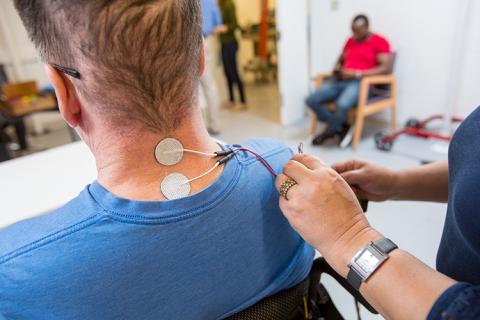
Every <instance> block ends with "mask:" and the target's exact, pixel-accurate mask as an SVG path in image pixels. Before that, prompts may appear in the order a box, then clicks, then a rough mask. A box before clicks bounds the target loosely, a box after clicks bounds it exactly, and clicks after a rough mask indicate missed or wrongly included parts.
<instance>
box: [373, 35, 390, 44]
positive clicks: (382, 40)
mask: <svg viewBox="0 0 480 320" xmlns="http://www.w3.org/2000/svg"><path fill="white" fill-rule="evenodd" d="M372 41H373V42H375V43H380V44H388V45H389V44H390V43H389V42H388V40H387V38H385V37H384V36H382V35H380V34H378V33H374V34H373V35H372Z"/></svg>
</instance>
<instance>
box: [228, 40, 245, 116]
mask: <svg viewBox="0 0 480 320" xmlns="http://www.w3.org/2000/svg"><path fill="white" fill-rule="evenodd" d="M237 52H238V42H237V41H236V40H235V41H234V42H233V43H232V48H231V49H230V51H229V60H230V61H231V62H230V63H231V64H232V66H231V68H232V71H233V74H232V75H233V80H234V81H233V83H235V84H237V87H238V93H239V94H240V103H241V104H242V105H243V106H244V107H246V106H245V103H246V102H247V101H246V99H245V91H244V87H243V80H242V78H241V77H240V74H239V72H238V64H237Z"/></svg>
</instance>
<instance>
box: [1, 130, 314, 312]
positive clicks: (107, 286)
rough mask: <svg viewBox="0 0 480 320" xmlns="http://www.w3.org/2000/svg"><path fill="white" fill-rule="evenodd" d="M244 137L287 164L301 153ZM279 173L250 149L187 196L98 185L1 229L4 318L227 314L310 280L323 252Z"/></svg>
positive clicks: (274, 161) (250, 145) (279, 164)
mask: <svg viewBox="0 0 480 320" xmlns="http://www.w3.org/2000/svg"><path fill="white" fill-rule="evenodd" d="M243 146H245V147H247V148H250V149H253V150H256V151H257V152H259V153H261V154H262V155H263V156H264V157H265V158H266V159H267V161H268V162H269V163H270V164H271V166H272V167H273V168H274V169H275V170H276V171H277V172H280V171H281V168H282V166H283V165H284V164H285V163H286V162H287V161H288V160H289V159H290V157H291V156H292V152H291V151H290V150H289V149H288V148H287V147H285V146H284V145H282V144H280V143H278V142H274V141H272V140H260V139H257V140H250V141H248V142H246V143H245V144H243ZM278 197H279V195H278V192H277V191H276V190H275V188H274V178H273V177H272V176H271V175H270V173H269V172H268V171H267V170H266V169H265V168H264V167H263V166H262V165H261V164H260V163H259V162H258V161H256V160H255V158H254V157H252V156H250V155H249V154H247V153H244V152H241V153H238V154H237V155H236V157H234V158H233V159H232V160H230V162H228V163H227V164H226V166H225V168H224V170H223V173H222V174H221V176H220V177H219V178H218V180H217V181H216V182H214V183H213V184H212V185H210V186H209V187H208V188H207V189H205V190H203V191H201V192H200V193H198V194H195V195H192V196H190V197H187V198H183V199H179V200H174V201H162V202H141V201H130V200H125V199H121V198H118V197H116V196H115V195H113V194H111V193H110V192H108V191H107V190H106V189H104V188H103V187H102V186H101V185H100V184H98V183H97V182H94V183H93V184H92V185H90V186H88V187H87V188H86V189H85V190H84V191H83V192H82V193H81V194H80V195H79V196H78V197H77V198H75V199H74V200H72V201H71V202H70V203H68V204H67V205H66V206H64V207H63V208H61V209H59V210H56V211H54V212H52V213H50V214H47V215H44V216H41V217H38V218H34V219H31V220H27V221H23V222H20V223H17V224H15V225H13V226H11V227H9V228H6V229H4V230H2V231H1V232H0V314H3V316H4V317H6V318H7V319H10V318H13V319H62V320H66V319H79V320H80V319H81V320H85V319H135V320H137V319H155V320H157V319H169V320H170V319H182V320H185V319H219V318H223V317H225V316H229V315H231V314H234V313H237V312H238V311H241V310H243V309H245V308H247V307H249V306H251V305H253V304H255V303H256V302H258V301H259V300H261V299H263V298H265V297H267V296H269V295H272V294H274V293H276V292H278V291H281V290H283V289H286V288H289V287H292V286H294V285H296V284H297V283H299V282H301V281H302V280H303V279H304V278H306V276H307V275H308V273H309V271H310V268H311V264H312V260H313V256H314V251H313V249H312V248H311V247H310V246H309V245H307V244H306V243H305V242H304V241H303V240H302V239H301V238H300V236H299V235H298V234H297V233H296V232H294V230H293V229H292V228H291V227H290V225H289V224H288V221H287V220H286V219H285V218H284V217H283V215H282V213H281V212H280V210H279V207H278Z"/></svg>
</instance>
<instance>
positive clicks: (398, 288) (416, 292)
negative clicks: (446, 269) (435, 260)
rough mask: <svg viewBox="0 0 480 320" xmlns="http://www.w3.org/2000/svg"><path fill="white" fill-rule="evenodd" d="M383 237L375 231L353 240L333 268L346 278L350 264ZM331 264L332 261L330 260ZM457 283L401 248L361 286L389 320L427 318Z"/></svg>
mask: <svg viewBox="0 0 480 320" xmlns="http://www.w3.org/2000/svg"><path fill="white" fill-rule="evenodd" d="M380 238H382V235H381V234H380V233H378V232H376V231H375V230H372V229H370V230H369V231H368V232H362V233H361V234H360V235H358V236H356V237H353V238H352V240H351V241H350V242H349V243H348V244H346V245H345V247H344V248H343V250H342V252H344V254H342V255H341V256H342V257H341V258H339V257H338V256H339V255H336V256H335V255H332V257H333V261H329V263H331V265H332V266H333V267H334V268H335V269H336V271H337V272H339V273H340V274H341V275H342V276H343V277H346V275H347V273H348V267H347V265H348V262H349V261H350V259H351V258H352V257H353V256H354V255H355V253H356V252H358V251H359V250H360V249H362V248H363V247H364V246H365V245H366V244H367V243H369V242H370V241H376V240H378V239H380ZM327 261H328V259H327ZM454 284H455V281H453V280H452V279H450V278H448V277H446V276H444V275H442V274H440V273H438V272H436V271H434V270H433V269H431V268H429V267H428V266H426V265H425V264H423V263H422V262H421V261H419V260H418V259H416V258H415V257H413V256H412V255H410V254H409V253H407V252H405V251H402V250H400V249H397V250H394V251H392V252H391V253H390V257H389V259H388V260H387V261H385V262H384V264H383V265H382V266H380V268H379V269H378V270H377V271H376V272H375V273H374V274H373V275H372V276H371V277H370V278H369V279H368V280H367V281H366V282H364V283H363V284H362V285H361V287H360V292H361V293H362V295H363V296H364V297H365V298H366V299H367V301H368V302H369V303H370V304H371V305H372V306H373V307H374V308H375V309H376V310H377V311H378V312H380V313H381V314H382V315H383V316H384V317H385V318H387V319H408V320H411V319H426V318H427V316H428V313H429V312H430V310H431V308H432V306H433V305H434V303H435V301H437V299H438V298H439V297H440V296H441V294H442V293H443V292H445V290H447V289H448V288H449V287H450V286H452V285H454Z"/></svg>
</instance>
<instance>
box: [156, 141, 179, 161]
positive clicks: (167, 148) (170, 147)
mask: <svg viewBox="0 0 480 320" xmlns="http://www.w3.org/2000/svg"><path fill="white" fill-rule="evenodd" d="M155 158H156V159H157V161H158V163H160V164H161V165H164V166H174V165H176V164H178V163H179V162H180V161H182V159H183V145H182V143H181V142H180V141H178V140H176V139H173V138H167V139H164V140H162V141H160V143H159V144H158V145H157V147H156V148H155Z"/></svg>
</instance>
